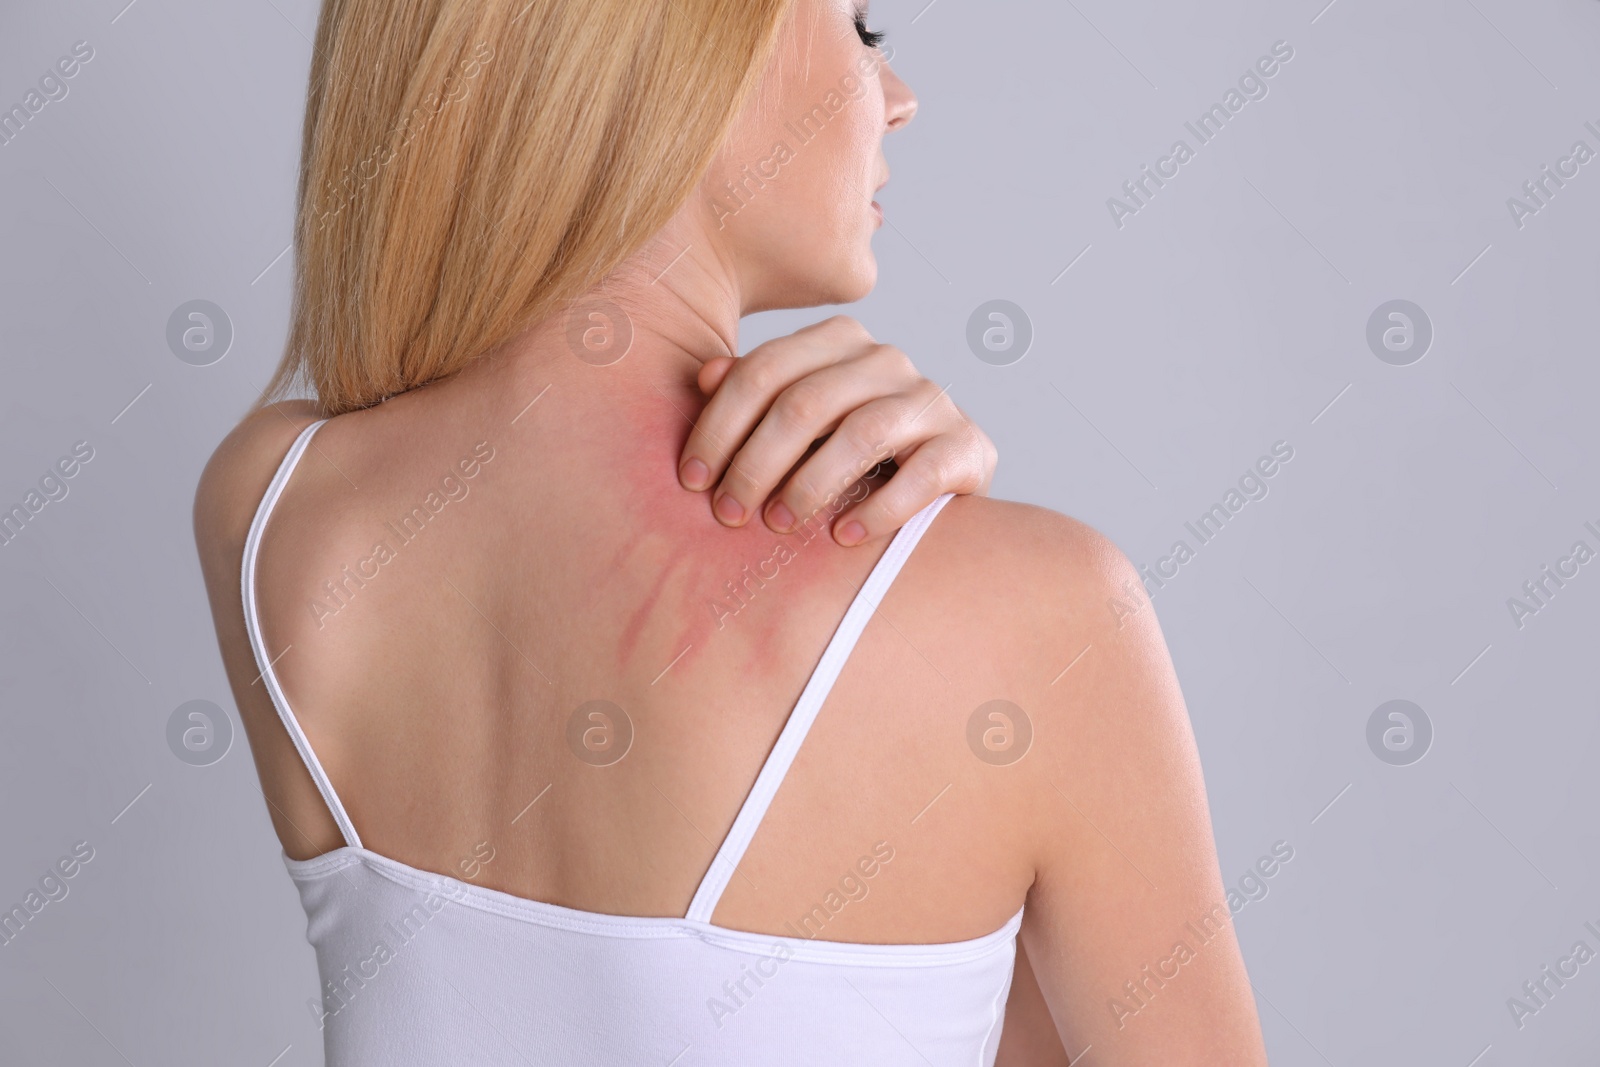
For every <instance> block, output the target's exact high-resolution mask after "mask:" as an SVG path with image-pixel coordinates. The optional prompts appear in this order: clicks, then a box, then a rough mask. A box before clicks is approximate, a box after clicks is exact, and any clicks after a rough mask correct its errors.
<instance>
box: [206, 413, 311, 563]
mask: <svg viewBox="0 0 1600 1067" xmlns="http://www.w3.org/2000/svg"><path fill="white" fill-rule="evenodd" d="M320 417H321V416H320V414H319V412H318V410H317V406H316V405H315V404H314V403H312V402H311V401H309V400H290V401H284V402H281V403H277V404H270V405H268V406H266V407H263V408H260V409H258V410H256V411H253V412H251V413H250V414H249V415H247V416H246V417H245V418H244V420H243V421H241V422H240V423H239V425H238V426H236V427H234V428H233V430H232V431H231V432H230V433H229V434H228V436H227V437H224V438H223V439H222V443H221V444H219V445H218V446H217V448H216V451H214V452H212V454H211V459H210V460H209V461H207V463H206V466H205V470H204V471H203V472H202V473H201V475H200V484H199V485H198V487H197V488H196V489H195V497H194V532H195V543H196V545H197V546H198V548H199V550H200V559H201V564H202V566H204V567H205V568H206V571H207V578H208V580H209V579H211V578H212V577H213V575H212V568H213V566H214V565H215V564H217V563H219V562H223V561H225V560H226V559H227V558H229V557H231V558H232V559H233V561H234V562H237V560H238V556H239V552H240V550H241V549H242V548H243V545H244V542H245V539H246V537H247V536H248V534H249V531H250V523H251V521H252V520H253V519H254V517H255V512H256V507H257V506H258V505H259V504H260V502H261V498H262V497H263V496H264V495H265V494H266V491H267V486H268V485H269V484H270V483H271V482H272V476H273V474H274V473H276V472H277V469H278V466H279V464H281V463H282V462H283V457H284V456H285V455H286V454H287V453H288V451H289V447H290V446H291V445H292V444H293V443H294V439H295V438H296V437H298V436H299V435H300V432H301V431H302V430H304V429H305V428H306V427H307V426H309V425H311V423H313V422H315V421H316V420H317V419H318V418H320Z"/></svg>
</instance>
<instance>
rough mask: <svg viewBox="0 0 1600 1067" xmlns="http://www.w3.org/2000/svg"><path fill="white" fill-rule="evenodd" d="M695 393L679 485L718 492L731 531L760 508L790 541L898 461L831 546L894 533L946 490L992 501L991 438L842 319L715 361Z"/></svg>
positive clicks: (899, 356) (845, 517) (721, 517)
mask: <svg viewBox="0 0 1600 1067" xmlns="http://www.w3.org/2000/svg"><path fill="white" fill-rule="evenodd" d="M700 388H701V390H702V391H703V392H705V393H706V394H707V395H709V396H710V397H711V401H710V403H708V404H707V405H706V408H705V410H704V411H703V412H701V415H700V419H699V421H698V422H696V423H695V427H694V430H693V431H692V432H691V433H690V434H689V440H688V442H687V443H686V444H685V445H684V447H683V455H682V456H681V457H680V458H679V460H678V479H679V481H680V482H682V484H683V486H684V488H686V489H693V490H696V491H698V490H702V489H707V488H710V487H712V486H715V489H714V490H713V492H712V494H711V499H712V512H713V513H714V514H715V515H716V517H717V519H718V521H720V522H721V523H722V524H723V525H725V526H743V525H744V524H745V523H746V522H748V521H749V520H750V518H751V517H752V516H753V515H754V514H755V512H756V511H757V510H758V509H762V510H763V518H764V519H765V521H766V524H767V526H768V527H770V528H771V529H772V530H774V531H776V532H778V533H788V532H790V531H791V530H793V529H796V528H797V527H799V526H800V525H801V524H802V523H803V522H805V521H806V520H807V519H809V518H812V517H813V516H816V517H825V509H826V508H827V507H828V505H829V499H830V497H833V498H835V499H836V498H837V497H838V496H839V495H841V494H843V493H844V492H845V491H846V490H848V489H849V488H850V487H851V486H852V485H854V484H855V483H856V481H857V480H859V479H861V478H862V477H863V476H866V475H868V474H869V472H871V471H872V470H873V469H874V468H875V467H877V466H878V465H879V464H882V463H884V462H886V461H889V460H892V461H893V462H894V465H895V467H896V468H898V469H896V470H894V473H893V475H892V476H891V477H890V478H889V481H888V484H886V485H884V486H883V487H881V488H879V489H877V490H876V491H875V492H872V493H870V494H868V496H867V497H866V499H864V500H862V501H861V502H860V503H857V504H855V505H853V506H851V507H849V508H848V509H846V510H845V511H843V512H842V513H841V514H839V515H838V516H837V517H836V518H834V520H833V524H832V530H833V537H834V540H835V541H837V542H838V543H839V544H841V545H857V544H861V543H862V542H863V541H868V540H871V539H873V538H875V537H879V536H882V535H885V534H890V533H893V532H894V531H896V530H898V529H899V528H900V527H901V526H903V525H905V523H906V522H907V520H909V519H910V518H911V517H912V516H913V515H915V514H916V513H917V512H918V511H920V510H922V508H924V507H926V506H927V505H928V504H930V503H932V502H933V501H934V499H936V498H937V497H938V496H939V495H940V494H941V493H946V492H955V493H977V494H980V495H981V494H984V493H987V492H988V490H989V481H990V479H991V478H992V477H993V476H994V467H995V462H996V460H997V458H998V456H997V453H996V452H995V447H994V444H993V443H992V442H991V441H990V440H989V438H988V437H987V436H986V435H985V434H984V432H983V431H982V430H980V429H978V427H977V426H976V425H974V424H973V423H972V421H971V420H969V419H968V418H967V417H966V416H965V415H963V414H962V413H961V411H960V409H958V408H957V407H956V406H955V404H954V403H953V402H952V401H951V400H950V397H949V396H948V395H947V394H946V393H945V391H944V390H943V389H941V388H939V387H938V386H937V385H934V384H933V383H932V382H930V381H928V380H927V379H926V378H924V377H922V375H920V374H918V373H917V369H916V367H914V366H912V364H911V360H910V359H909V358H908V357H907V356H906V354H905V353H904V352H901V351H900V350H899V349H898V348H894V347H892V346H890V345H883V344H879V343H878V342H876V341H874V340H873V339H872V336H871V335H870V334H868V333H867V331H866V328H865V327H863V326H862V325H861V324H860V323H859V322H857V321H856V320H855V319H852V318H849V317H848V316H845V315H836V316H834V317H833V318H831V319H827V320H825V321H823V322H819V323H816V324H815V325H812V326H807V327H805V328H804V329H801V330H797V331H795V332H794V333H792V334H790V335H789V336H787V337H779V338H777V339H775V340H772V341H768V342H767V343H766V344H763V345H760V346H758V347H756V348H755V349H752V350H751V351H750V353H749V354H748V355H746V356H744V357H743V358H741V359H732V358H729V357H725V356H724V357H721V358H718V359H713V360H710V361H708V362H707V363H706V365H705V366H704V367H703V368H701V371H700ZM821 437H827V440H826V441H823V442H822V443H821V445H820V446H818V447H816V448H815V450H814V451H813V446H814V445H816V442H817V439H818V438H821ZM802 460H804V462H803V463H802V462H801V461H802ZM797 463H800V467H799V469H798V470H795V464H797ZM791 470H793V471H794V473H793V474H792V475H789V472H790V471H791ZM785 475H789V477H788V479H787V480H785ZM719 479H720V484H718V482H719ZM780 482H782V483H783V484H782V488H781V489H779V483H780ZM774 490H779V491H778V492H777V494H776V496H774V495H773V493H774ZM769 497H770V498H771V500H770V501H769V499H768V498H769Z"/></svg>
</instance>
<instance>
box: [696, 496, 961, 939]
mask: <svg viewBox="0 0 1600 1067" xmlns="http://www.w3.org/2000/svg"><path fill="white" fill-rule="evenodd" d="M954 495H955V494H954V493H945V494H944V495H942V496H940V497H939V498H938V499H936V500H934V502H933V503H931V504H929V505H928V506H927V507H925V508H923V509H922V510H921V511H919V512H917V513H916V514H915V515H913V516H912V517H911V521H910V522H908V523H906V524H905V525H904V526H902V527H901V528H900V531H899V533H897V534H895V536H894V540H893V541H891V542H890V543H889V548H888V549H887V550H886V551H885V552H884V554H883V555H882V556H881V557H879V559H878V562H877V563H876V564H875V565H874V566H873V568H872V573H871V574H869V575H867V580H866V583H865V584H864V585H862V587H861V591H860V592H858V593H857V594H856V596H855V599H854V600H852V601H851V602H850V608H849V610H848V611H846V612H845V615H844V619H843V620H842V621H841V622H840V623H839V628H838V629H837V630H835V631H834V634H833V639H832V640H831V641H829V642H828V647H827V648H826V649H824V650H823V653H822V659H821V660H819V661H818V663H817V669H816V670H814V671H812V672H811V680H810V681H808V682H807V683H806V687H805V689H804V690H803V691H802V692H801V694H800V699H799V701H798V702H796V704H795V706H794V710H793V711H791V712H790V713H789V721H788V722H786V723H784V726H783V732H782V733H780V734H779V735H778V740H777V742H776V743H775V744H774V745H773V746H772V752H771V754H769V755H768V756H767V761H766V763H764V764H762V767H761V773H760V774H758V775H757V776H756V781H755V784H754V785H753V786H751V787H750V795H749V796H748V797H746V798H745V802H744V806H743V807H741V808H740V809H739V814H738V816H737V817H736V818H735V819H734V820H733V828H732V829H730V830H729V831H728V836H727V838H726V839H725V840H724V841H723V842H722V847H721V848H720V849H718V850H717V854H716V857H715V858H713V859H712V861H711V868H710V869H709V870H708V871H706V875H705V879H704V880H703V881H701V883H700V888H699V889H697V890H696V891H695V894H694V899H693V900H692V901H690V903H689V911H688V914H687V915H686V916H685V918H687V919H690V920H693V921H696V922H703V923H709V922H710V921H711V916H712V915H713V914H714V913H715V912H716V910H717V902H718V901H720V900H721V899H722V893H723V890H725V889H727V887H728V882H729V881H731V880H732V878H733V872H734V870H735V869H736V868H737V867H738V866H739V864H740V862H741V861H743V859H744V854H745V851H746V850H747V849H748V848H749V847H750V841H751V839H752V838H754V837H755V833H756V830H757V829H758V828H759V827H760V825H761V820H762V819H763V818H764V817H765V816H766V814H767V808H768V807H769V806H770V805H771V804H772V798H773V797H774V796H776V795H777V792H778V787H779V786H780V785H782V784H783V779H784V776H785V775H787V774H788V773H789V767H790V765H791V764H793V763H794V757H795V755H796V754H797V753H798V752H799V751H800V746H801V744H802V743H803V742H804V741H805V739H806V734H807V733H809V732H810V730H811V724H812V723H814V722H816V720H817V713H818V712H820V711H821V710H822V705H823V703H824V702H825V701H826V700H827V699H828V694H829V693H830V692H832V691H833V683H834V682H836V681H837V680H838V678H839V672H840V671H841V670H843V669H844V665H845V661H846V660H848V659H849V658H850V653H851V652H852V651H853V650H854V649H855V647H856V641H857V639H859V638H860V637H861V632H862V631H863V630H865V629H866V626H867V622H868V621H869V620H870V619H871V618H872V616H873V613H874V612H876V611H877V610H878V604H879V603H880V602H882V600H883V595H884V593H886V592H888V589H889V586H890V584H891V583H892V582H893V581H894V580H895V577H896V576H897V575H898V574H899V573H900V568H901V567H902V566H904V565H905V562H906V560H907V559H908V558H909V557H910V555H911V550H912V549H913V548H916V547H917V542H918V541H920V540H921V539H922V535H923V533H924V532H926V531H927V529H928V526H929V524H930V523H932V522H933V517H934V516H935V515H937V514H939V511H940V510H941V509H942V508H943V507H944V506H945V504H947V503H949V502H950V498H951V497H953V496H954Z"/></svg>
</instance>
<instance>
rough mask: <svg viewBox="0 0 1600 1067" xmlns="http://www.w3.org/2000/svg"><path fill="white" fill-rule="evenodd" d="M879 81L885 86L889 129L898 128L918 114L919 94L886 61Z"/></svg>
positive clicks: (879, 75) (885, 104)
mask: <svg viewBox="0 0 1600 1067" xmlns="http://www.w3.org/2000/svg"><path fill="white" fill-rule="evenodd" d="M878 78H879V82H880V84H881V85H882V86H883V105H884V114H885V117H886V118H887V119H888V124H889V129H890V130H891V131H893V130H898V129H899V128H900V127H902V126H904V125H905V124H906V123H908V122H910V121H911V120H912V119H913V118H915V117H916V114H917V94H916V93H914V92H912V91H911V86H909V85H907V84H906V83H905V82H904V81H902V80H901V79H900V75H898V74H896V73H895V72H894V68H892V67H890V66H889V64H887V63H885V64H884V65H883V69H882V70H881V71H879V74H878Z"/></svg>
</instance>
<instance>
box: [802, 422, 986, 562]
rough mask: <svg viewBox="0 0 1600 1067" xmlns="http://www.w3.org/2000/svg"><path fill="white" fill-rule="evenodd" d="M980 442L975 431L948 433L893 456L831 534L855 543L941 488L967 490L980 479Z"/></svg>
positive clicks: (891, 528) (907, 514) (900, 522)
mask: <svg viewBox="0 0 1600 1067" xmlns="http://www.w3.org/2000/svg"><path fill="white" fill-rule="evenodd" d="M983 452H984V448H983V446H982V444H980V442H979V441H978V440H977V435H975V434H966V433H952V434H945V435H942V436H940V437H936V438H934V439H933V440H931V441H928V442H927V443H925V444H923V445H921V446H920V447H918V448H917V449H916V451H915V452H913V453H912V454H911V455H909V456H905V455H898V456H896V457H895V460H896V464H897V466H898V470H896V471H895V473H894V476H893V477H891V478H890V479H889V481H888V483H887V484H886V485H884V486H882V487H880V488H879V489H877V490H875V491H874V492H872V493H870V494H868V496H867V497H866V499H865V500H863V501H861V502H860V503H858V504H856V505H855V506H853V507H851V508H848V509H847V510H845V511H844V512H843V513H842V514H840V515H839V516H838V518H836V519H834V521H833V538H834V540H835V541H837V542H838V543H839V544H841V545H845V546H850V545H859V544H862V543H864V542H867V541H872V540H875V539H877V538H879V537H885V536H887V535H889V534H892V533H894V532H895V531H896V530H898V529H900V527H902V526H904V525H905V524H906V523H907V522H909V521H910V520H911V518H912V516H914V515H916V513H917V512H919V511H921V510H922V509H923V508H925V507H927V506H928V505H929V504H931V503H933V502H934V500H936V499H938V498H939V497H940V496H941V495H943V494H945V493H971V492H974V491H976V490H977V489H978V487H979V486H980V484H981V483H982V481H983V467H984V459H983Z"/></svg>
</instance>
